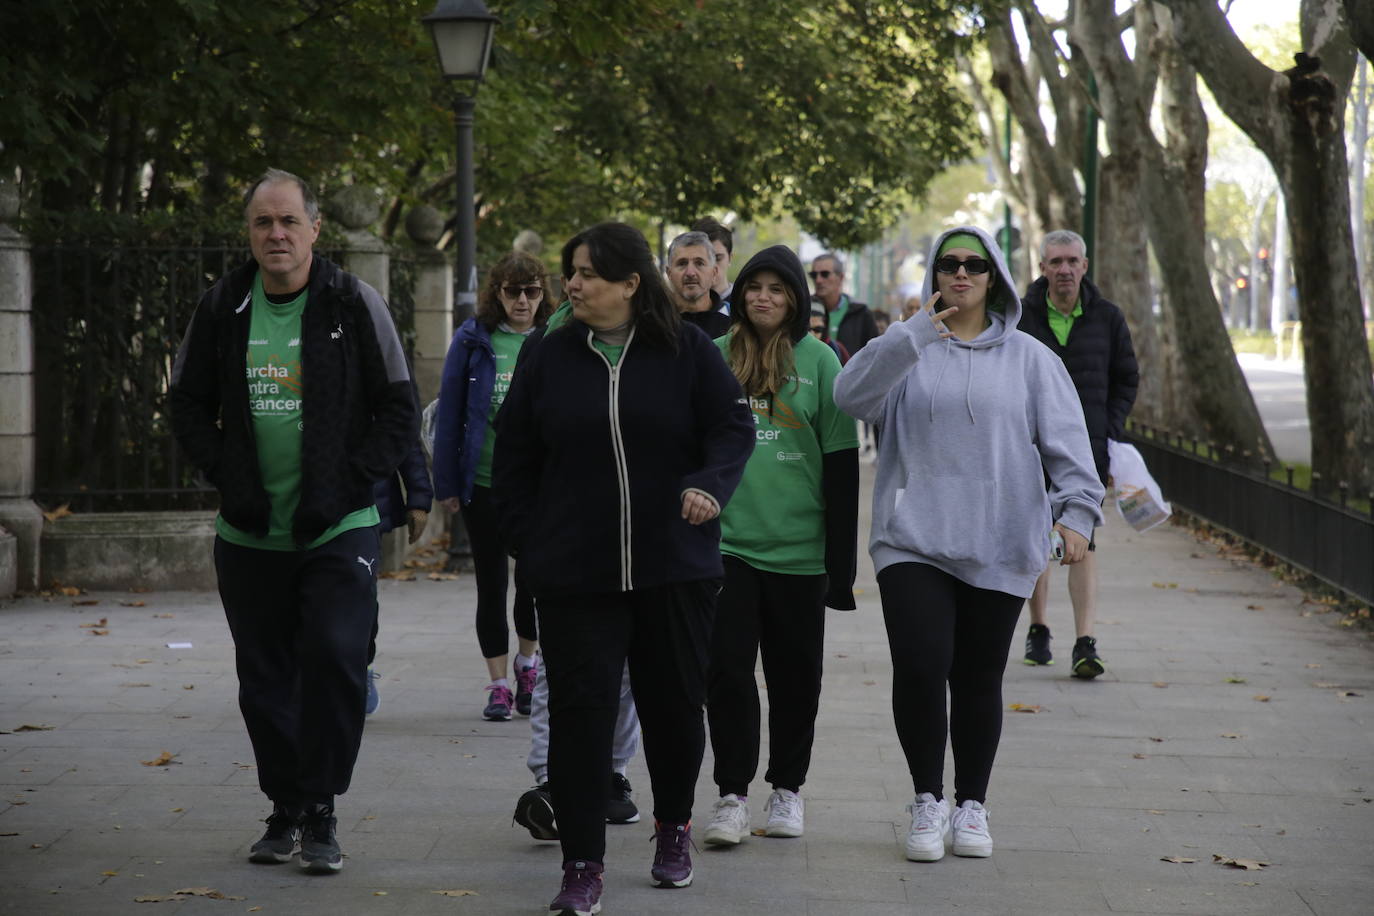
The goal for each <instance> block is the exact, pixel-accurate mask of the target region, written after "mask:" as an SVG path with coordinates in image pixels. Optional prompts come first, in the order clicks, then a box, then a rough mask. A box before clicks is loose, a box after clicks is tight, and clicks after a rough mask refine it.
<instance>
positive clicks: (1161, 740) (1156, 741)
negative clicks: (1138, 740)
mask: <svg viewBox="0 0 1374 916" xmlns="http://www.w3.org/2000/svg"><path fill="white" fill-rule="evenodd" d="M1150 740H1151V741H1153V742H1154V743H1155V744H1160V743H1162V742H1163V741H1164V739H1163V738H1151V739H1150Z"/></svg>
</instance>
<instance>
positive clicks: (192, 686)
mask: <svg viewBox="0 0 1374 916" xmlns="http://www.w3.org/2000/svg"><path fill="white" fill-rule="evenodd" d="M181 689H182V690H195V689H196V685H195V684H182V685H181Z"/></svg>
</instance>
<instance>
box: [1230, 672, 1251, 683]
mask: <svg viewBox="0 0 1374 916" xmlns="http://www.w3.org/2000/svg"><path fill="white" fill-rule="evenodd" d="M1226 683H1228V684H1244V683H1246V681H1245V678H1243V677H1237V676H1236V675H1234V674H1233V675H1231V676H1230V677H1228V678H1227V679H1226Z"/></svg>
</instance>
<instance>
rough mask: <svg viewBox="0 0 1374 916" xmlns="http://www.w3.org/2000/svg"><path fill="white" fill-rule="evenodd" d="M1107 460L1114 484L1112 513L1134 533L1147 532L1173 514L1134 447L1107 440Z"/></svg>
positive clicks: (1143, 460)
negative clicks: (1115, 513)
mask: <svg viewBox="0 0 1374 916" xmlns="http://www.w3.org/2000/svg"><path fill="white" fill-rule="evenodd" d="M1107 461H1108V463H1109V464H1110V465H1111V473H1112V480H1113V481H1114V482H1115V483H1116V511H1118V512H1120V513H1121V517H1122V518H1124V519H1125V520H1126V524H1128V525H1130V526H1131V527H1132V528H1134V529H1135V530H1136V531H1140V532H1145V531H1149V530H1150V529H1151V528H1153V527H1154V526H1155V525H1158V524H1159V523H1160V522H1162V521H1164V520H1166V519H1167V518H1168V517H1169V515H1170V514H1171V513H1172V512H1173V510H1172V509H1170V508H1169V504H1168V503H1166V502H1165V501H1164V494H1163V493H1161V492H1160V490H1159V484H1157V483H1155V479H1154V478H1153V477H1151V476H1150V471H1149V469H1148V468H1146V467H1145V459H1144V458H1142V457H1141V456H1140V452H1139V451H1137V450H1136V448H1135V446H1133V445H1127V444H1126V443H1125V442H1117V441H1116V440H1115V439H1108V440H1107Z"/></svg>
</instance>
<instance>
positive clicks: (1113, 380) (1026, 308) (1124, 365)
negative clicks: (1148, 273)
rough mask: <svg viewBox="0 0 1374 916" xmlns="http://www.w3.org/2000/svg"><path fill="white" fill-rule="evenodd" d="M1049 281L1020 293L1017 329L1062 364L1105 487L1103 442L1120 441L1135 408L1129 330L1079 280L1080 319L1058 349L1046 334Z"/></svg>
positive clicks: (1137, 373) (1135, 373)
mask: <svg viewBox="0 0 1374 916" xmlns="http://www.w3.org/2000/svg"><path fill="white" fill-rule="evenodd" d="M1048 295H1049V280H1048V279H1046V278H1045V277H1041V278H1040V279H1038V280H1036V281H1035V282H1034V283H1032V284H1031V285H1030V288H1029V289H1027V290H1026V295H1025V298H1023V299H1022V300H1021V321H1020V322H1019V323H1018V325H1017V327H1018V328H1020V329H1021V330H1022V331H1025V332H1026V333H1027V334H1029V335H1031V336H1032V337H1034V338H1035V339H1036V340H1038V341H1040V342H1041V343H1043V344H1044V345H1045V346H1047V347H1049V348H1050V349H1051V350H1053V351H1054V353H1055V355H1056V356H1058V357H1059V358H1060V359H1062V360H1063V361H1064V367H1065V368H1066V369H1068V370H1069V378H1071V379H1073V386H1074V388H1076V389H1078V399H1079V400H1080V401H1082V403H1083V419H1084V420H1085V421H1086V422H1087V424H1088V439H1089V441H1091V442H1092V447H1093V462H1094V463H1095V464H1096V465H1097V475H1098V477H1100V478H1101V479H1102V483H1103V485H1104V486H1105V485H1106V483H1107V474H1108V470H1109V468H1108V465H1107V440H1108V439H1118V440H1119V439H1121V438H1123V437H1124V436H1125V430H1126V418H1127V417H1128V416H1130V414H1131V406H1132V405H1133V404H1135V394H1136V388H1137V387H1138V386H1139V384H1140V371H1139V368H1138V367H1137V365H1136V361H1135V348H1134V347H1132V346H1131V331H1130V328H1128V327H1127V326H1126V318H1125V316H1124V315H1122V314H1121V309H1119V308H1117V307H1116V305H1114V304H1113V303H1112V302H1109V301H1108V300H1107V299H1106V298H1104V297H1103V295H1102V293H1101V292H1100V291H1099V290H1098V288H1097V287H1096V286H1094V285H1093V282H1092V281H1091V280H1089V279H1088V278H1087V277H1084V278H1083V280H1082V282H1081V283H1080V284H1079V293H1078V295H1079V298H1080V299H1081V300H1082V302H1083V315H1082V316H1081V317H1079V318H1076V319H1074V323H1073V327H1071V328H1070V329H1069V337H1068V341H1067V342H1066V343H1065V344H1064V345H1063V346H1061V345H1060V343H1059V340H1058V338H1056V337H1055V336H1054V331H1052V330H1050V318H1049V310H1050V309H1051V308H1053V307H1054V306H1052V305H1050V303H1049V299H1048Z"/></svg>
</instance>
